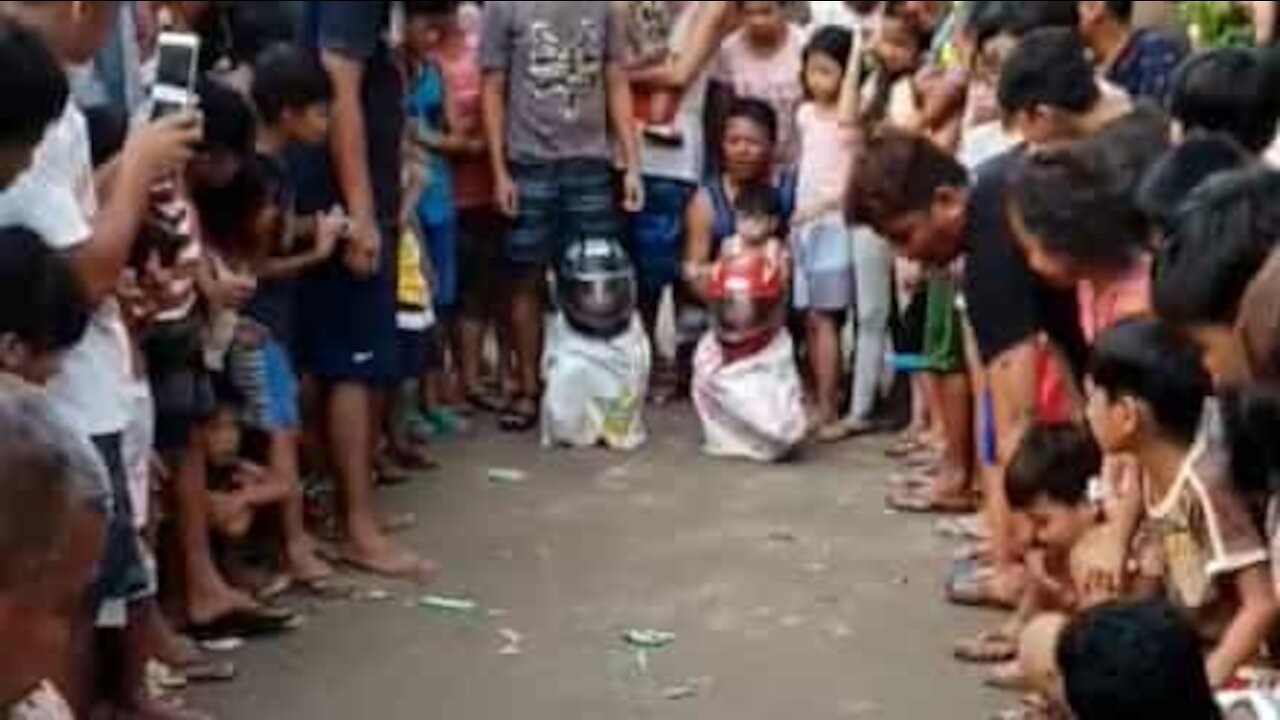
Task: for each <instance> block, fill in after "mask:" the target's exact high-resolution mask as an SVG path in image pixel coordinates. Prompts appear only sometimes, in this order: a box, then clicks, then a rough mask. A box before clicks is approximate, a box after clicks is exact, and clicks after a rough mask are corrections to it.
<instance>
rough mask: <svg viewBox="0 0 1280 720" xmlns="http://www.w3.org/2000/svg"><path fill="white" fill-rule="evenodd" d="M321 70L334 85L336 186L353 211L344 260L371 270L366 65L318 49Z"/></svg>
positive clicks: (373, 224)
mask: <svg viewBox="0 0 1280 720" xmlns="http://www.w3.org/2000/svg"><path fill="white" fill-rule="evenodd" d="M321 60H322V62H323V64H324V68H325V71H326V72H327V73H328V74H329V80H330V82H331V83H332V85H333V109H332V112H333V122H332V131H331V133H330V141H329V150H330V155H331V156H332V159H333V167H334V172H335V175H336V180H337V184H338V189H339V190H340V191H341V193H342V197H343V200H344V201H345V203H346V207H347V212H349V213H350V214H351V220H352V224H353V235H352V237H351V238H350V240H351V242H349V243H348V258H347V262H348V264H349V265H350V266H351V269H352V270H353V271H355V272H358V273H365V274H371V273H373V272H374V270H375V269H376V267H377V262H378V253H379V249H380V246H381V238H380V231H379V229H378V217H377V212H376V210H375V208H374V203H373V184H372V181H371V179H370V177H369V163H368V159H367V157H366V147H367V143H366V140H367V138H366V136H365V125H364V115H363V113H362V109H361V92H360V88H361V84H362V82H363V80H364V71H365V64H364V62H363V61H361V60H357V59H354V58H352V57H349V56H347V55H344V54H342V53H338V52H334V51H329V50H326V51H324V52H323V53H322V54H321Z"/></svg>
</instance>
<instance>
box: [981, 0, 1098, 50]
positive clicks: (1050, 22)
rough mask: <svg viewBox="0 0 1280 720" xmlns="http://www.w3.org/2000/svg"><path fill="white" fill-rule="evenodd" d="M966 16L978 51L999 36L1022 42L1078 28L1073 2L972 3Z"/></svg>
mask: <svg viewBox="0 0 1280 720" xmlns="http://www.w3.org/2000/svg"><path fill="white" fill-rule="evenodd" d="M970 12H971V14H970V17H969V31H970V33H971V34H972V35H973V37H974V39H975V41H976V43H977V47H978V48H979V49H981V48H982V47H984V46H985V45H986V44H987V43H988V42H990V41H991V40H993V39H995V38H996V37H999V36H1001V35H1008V36H1010V37H1013V38H1022V37H1024V36H1025V35H1027V34H1028V33H1031V32H1034V31H1036V30H1041V29H1044V28H1071V29H1075V28H1077V27H1079V25H1080V13H1079V9H1078V3H1076V2H1075V0H1044V2H1007V1H1006V2H980V3H974V4H973V9H972V10H971V11H970Z"/></svg>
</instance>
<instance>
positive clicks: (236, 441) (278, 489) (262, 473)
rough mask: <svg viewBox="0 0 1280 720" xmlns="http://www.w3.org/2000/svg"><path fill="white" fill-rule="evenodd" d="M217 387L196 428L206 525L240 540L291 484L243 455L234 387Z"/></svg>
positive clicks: (286, 495)
mask: <svg viewBox="0 0 1280 720" xmlns="http://www.w3.org/2000/svg"><path fill="white" fill-rule="evenodd" d="M220 389H221V390H222V392H220V396H219V398H218V402H217V408H216V409H215V410H214V411H213V415H212V416H211V417H210V419H209V421H208V422H206V423H205V424H204V427H203V428H202V430H201V434H202V440H201V442H202V443H203V445H204V457H205V462H206V464H207V466H208V470H207V473H208V486H209V514H210V525H211V527H212V528H213V529H214V531H215V532H217V533H218V534H219V535H221V536H222V538H223V539H224V540H227V541H230V542H232V543H239V542H242V541H243V540H245V538H246V537H248V535H249V531H250V530H251V529H252V527H253V523H254V520H255V519H256V517H257V516H258V515H259V513H260V512H261V511H263V510H266V509H268V508H273V507H278V506H280V505H281V504H282V503H283V502H284V501H285V500H286V499H288V498H289V497H290V496H291V495H292V494H294V493H295V489H296V486H293V487H291V486H290V484H289V483H288V482H287V481H285V480H284V479H282V478H280V477H279V476H276V475H274V474H272V473H271V472H269V471H268V470H267V469H266V468H263V467H261V466H259V465H258V464H256V463H254V462H252V461H250V460H249V459H248V456H247V455H246V453H245V450H244V446H243V442H242V438H243V434H242V432H241V429H240V416H241V407H240V406H239V402H240V400H239V398H237V397H236V396H235V393H234V391H230V390H229V389H228V388H225V387H223V388H220Z"/></svg>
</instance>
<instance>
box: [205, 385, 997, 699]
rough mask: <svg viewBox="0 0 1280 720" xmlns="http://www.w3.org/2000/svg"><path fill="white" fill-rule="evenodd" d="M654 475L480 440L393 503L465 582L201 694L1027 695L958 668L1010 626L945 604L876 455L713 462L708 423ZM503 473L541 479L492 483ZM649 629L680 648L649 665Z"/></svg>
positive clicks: (331, 621) (335, 612)
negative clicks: (467, 608) (986, 683)
mask: <svg viewBox="0 0 1280 720" xmlns="http://www.w3.org/2000/svg"><path fill="white" fill-rule="evenodd" d="M650 419H651V421H652V423H653V426H654V427H653V430H654V436H655V439H654V441H653V442H652V444H651V445H650V446H649V447H648V448H647V449H645V450H644V451H643V452H640V453H638V454H635V455H630V456H627V455H610V454H606V453H601V452H586V453H573V452H565V451H556V452H549V451H542V450H541V449H539V448H538V447H536V445H535V440H534V439H533V438H532V437H529V438H520V439H516V440H512V439H510V438H505V437H502V436H500V435H498V434H497V433H495V432H492V431H490V429H488V428H487V427H482V428H480V429H478V431H477V432H476V433H474V434H473V435H472V436H471V437H468V438H465V439H462V440H458V441H453V442H451V443H448V444H445V445H442V446H440V447H439V448H438V452H439V454H440V456H441V459H442V460H443V461H444V463H445V470H444V471H442V472H440V473H439V474H437V475H435V476H433V477H431V478H429V479H427V480H424V481H422V482H419V483H416V484H413V485H410V486H408V487H405V488H400V489H393V490H388V491H384V492H383V493H382V495H381V497H380V499H381V501H382V502H383V503H385V508H386V509H387V510H388V511H395V512H412V513H415V514H416V515H417V517H418V524H417V525H416V527H414V528H413V529H412V530H410V531H408V532H407V533H406V540H408V541H409V542H411V543H412V544H413V546H415V547H417V548H419V549H421V550H422V551H424V552H425V553H427V554H428V555H429V556H430V557H432V558H435V559H437V560H439V561H440V562H441V563H442V564H443V565H444V569H445V572H444V574H443V575H442V577H441V578H440V580H439V581H438V582H437V583H436V584H435V585H434V586H432V587H430V588H428V589H427V590H426V591H425V592H429V593H434V594H438V595H442V596H446V597H450V598H465V599H471V600H474V601H475V602H476V603H477V604H478V606H479V609H478V610H476V611H475V612H471V613H465V612H451V611H442V610H437V609H430V608H424V607H421V606H420V605H419V604H418V603H417V602H416V601H417V600H418V599H419V596H420V595H421V594H422V592H423V591H419V590H416V589H413V588H408V587H397V586H387V589H388V590H390V591H391V598H390V599H387V600H382V601H377V600H374V599H371V598H365V599H363V600H361V601H354V602H348V603H343V604H334V605H328V606H323V607H316V608H312V610H313V611H314V613H315V614H314V615H313V616H312V617H311V618H310V620H309V623H308V625H307V626H306V627H305V628H304V629H303V630H302V631H301V632H298V633H296V634H294V635H293V636H292V637H290V638H288V639H285V640H282V641H275V642H265V643H262V644H256V645H252V646H249V647H247V648H245V649H243V650H241V651H240V652H239V653H237V654H236V659H237V660H238V662H239V663H240V666H241V670H242V674H243V677H242V679H240V680H239V681H238V682H236V683H235V684H234V685H229V686H226V687H224V688H219V689H216V690H214V691H212V692H207V693H206V694H198V695H195V696H193V698H192V700H193V702H195V703H196V704H199V705H202V706H204V707H207V708H209V709H212V710H214V711H216V712H217V713H218V715H219V717H221V718H224V719H231V720H235V719H241V718H273V719H274V718H311V719H314V720H330V719H332V720H348V719H351V718H361V719H367V720H372V719H374V718H377V719H378V720H400V719H403V720H421V719H423V718H430V719H433V720H447V719H457V720H464V719H465V720H567V719H578V718H582V719H590V720H647V719H649V718H663V719H667V718H670V719H671V720H684V719H692V718H699V719H701V720H708V719H711V720H720V719H730V718H732V719H733V720H778V719H780V718H786V719H788V720H820V719H827V718H833V719H835V718H885V719H890V720H923V719H929V718H947V719H952V718H956V719H968V718H986V717H989V716H990V715H991V714H992V712H993V711H995V710H998V709H999V708H1000V707H1001V706H1002V705H1004V704H1007V699H1006V698H1001V697H997V696H993V695H990V694H987V693H985V692H984V691H983V690H982V688H981V687H980V683H979V677H978V676H977V675H976V674H975V673H974V672H972V671H970V670H967V669H965V668H962V667H960V666H958V665H956V664H954V663H953V662H952V661H951V660H950V659H949V648H950V645H951V642H952V641H953V639H955V638H956V637H958V636H959V634H961V633H963V632H966V631H972V630H973V629H975V628H978V627H980V626H981V625H982V623H984V622H990V621H991V617H990V616H985V615H983V614H981V613H970V612H963V611H958V610H953V609H950V608H948V607H947V606H945V605H944V604H943V603H942V602H940V601H939V599H938V598H939V597H940V592H941V590H940V588H941V582H940V578H941V577H942V567H943V565H944V563H945V559H946V557H947V554H948V551H949V545H948V543H947V542H946V541H943V540H940V539H938V538H936V537H935V536H934V533H933V527H932V521H930V520H927V519H918V518H907V517H903V516H896V515H890V514H887V513H886V511H885V510H884V503H883V494H884V484H883V478H884V477H885V475H886V473H887V472H889V471H890V470H891V467H890V466H889V465H888V464H887V463H886V461H885V460H884V459H883V458H882V456H881V453H880V452H879V449H878V445H877V444H876V443H875V442H869V443H864V444H859V443H854V444H849V445H846V446H842V447H838V448H834V449H823V450H819V451H816V452H813V453H810V454H809V455H808V456H807V457H805V458H804V459H803V460H802V461H800V462H798V463H795V464H792V465H786V466H781V467H757V466H753V465H745V464H739V463H729V462H720V461H713V460H708V459H706V458H703V457H702V456H701V455H699V453H698V441H699V437H698V434H699V433H698V428H697V423H696V422H695V421H694V419H693V418H692V417H691V413H690V411H689V410H688V409H679V410H672V411H663V412H660V413H653V414H652V416H651V418H650ZM490 468H518V469H520V470H523V471H525V472H526V473H527V474H528V477H527V479H525V480H524V481H523V482H520V483H515V484H502V483H494V482H492V481H490V479H489V478H488V477H487V475H488V470H489V469H490ZM631 629H657V630H663V631H670V632H672V633H674V634H675V641H674V643H672V644H671V645H669V646H668V647H666V648H663V649H659V650H653V651H648V652H644V653H640V652H637V651H635V650H632V649H630V648H629V647H628V646H627V645H626V644H625V643H624V642H623V635H624V634H625V633H626V632H627V631H628V630H631Z"/></svg>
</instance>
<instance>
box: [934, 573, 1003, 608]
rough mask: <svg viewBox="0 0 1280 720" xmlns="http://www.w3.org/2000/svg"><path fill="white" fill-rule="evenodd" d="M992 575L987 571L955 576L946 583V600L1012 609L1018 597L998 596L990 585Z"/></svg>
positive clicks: (982, 606)
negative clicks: (965, 576) (964, 576)
mask: <svg viewBox="0 0 1280 720" xmlns="http://www.w3.org/2000/svg"><path fill="white" fill-rule="evenodd" d="M993 578H994V576H993V575H992V574H991V573H990V572H989V571H984V572H978V573H974V574H973V575H971V576H969V577H968V578H963V577H955V578H952V579H951V581H950V582H949V583H947V602H950V603H951V604H952V605H958V606H960V607H968V608H981V609H990V610H1012V609H1014V608H1015V607H1017V605H1018V600H1019V598H1017V597H1013V598H1006V597H1000V596H999V595H997V594H996V592H995V588H993V587H992V579H993Z"/></svg>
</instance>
